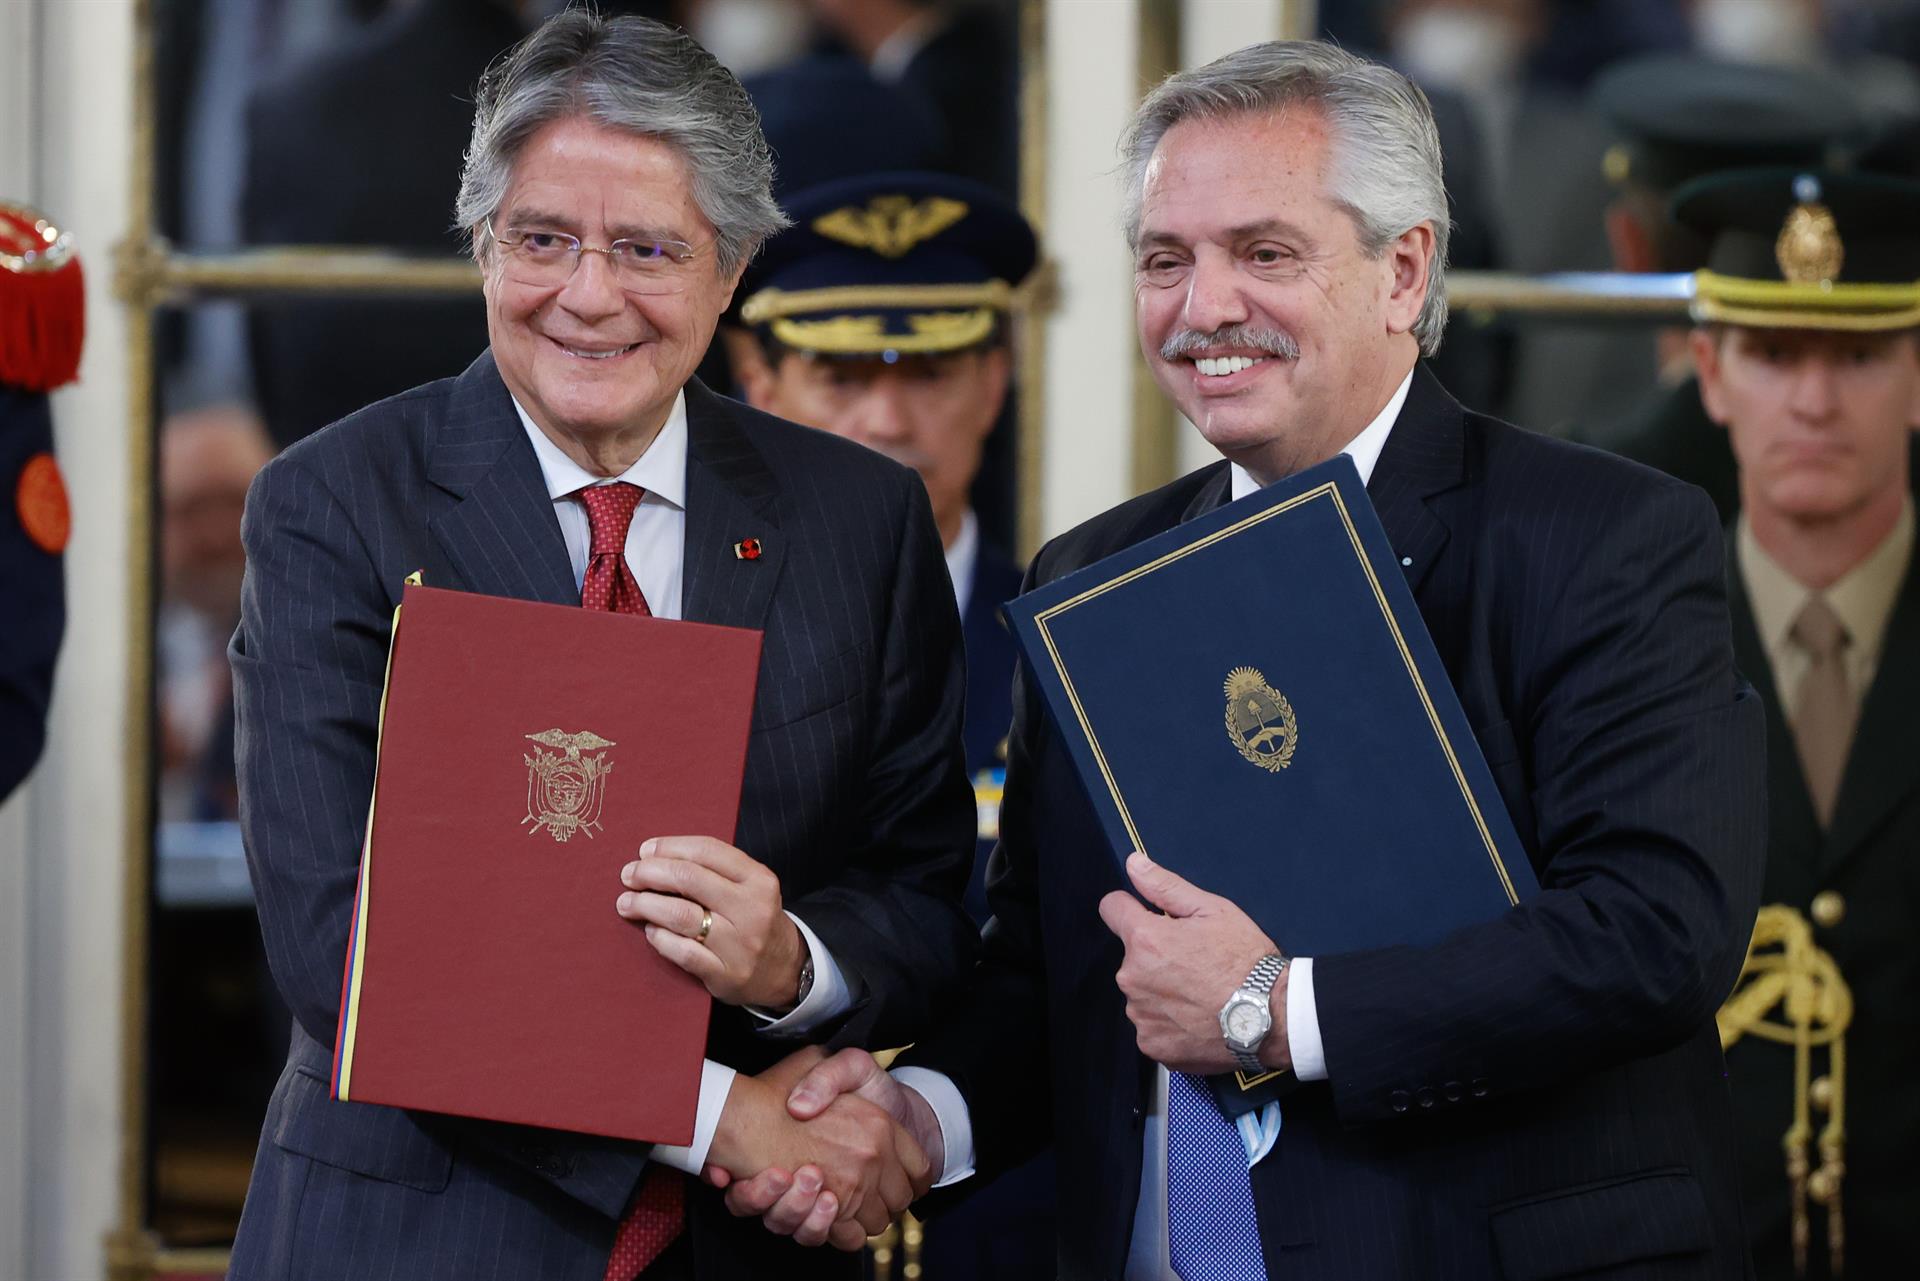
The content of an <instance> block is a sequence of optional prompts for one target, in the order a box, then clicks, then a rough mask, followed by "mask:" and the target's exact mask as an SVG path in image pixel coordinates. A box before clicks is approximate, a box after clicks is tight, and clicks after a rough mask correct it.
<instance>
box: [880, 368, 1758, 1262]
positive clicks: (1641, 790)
mask: <svg viewBox="0 0 1920 1281" xmlns="http://www.w3.org/2000/svg"><path fill="white" fill-rule="evenodd" d="M1229 486H1230V481H1229V475H1228V470H1227V468H1226V466H1225V464H1216V465H1215V466H1213V467H1210V468H1207V469H1205V470H1203V471H1200V472H1196V473H1194V474H1193V475H1191V476H1188V477H1186V478H1184V479H1182V480H1179V481H1175V482H1174V483H1173V484H1171V485H1168V486H1166V487H1165V488H1163V489H1160V490H1156V491H1155V492H1153V493H1151V494H1147V495H1145V496H1143V497H1141V498H1137V499H1135V500H1133V501H1132V502H1129V503H1126V504H1123V505H1122V506H1120V507H1117V508H1115V509H1114V510H1112V511H1110V512H1107V513H1106V514H1105V515H1102V516H1099V517H1097V518H1095V519H1094V520H1092V521H1089V522H1088V523H1087V524H1085V525H1082V526H1081V527H1080V528H1078V529H1076V530H1074V531H1072V532H1070V533H1068V534H1066V535H1064V536H1062V537H1060V538H1058V539H1056V540H1054V541H1053V542H1052V543H1050V544H1049V545H1048V546H1047V547H1046V548H1044V549H1043V550H1042V551H1041V553H1040V555H1039V557H1038V558H1037V560H1036V561H1035V564H1034V568H1033V570H1032V571H1031V572H1030V574H1029V580H1030V581H1031V582H1034V583H1040V582H1046V581H1049V580H1052V579H1055V578H1058V577H1059V576H1061V575H1062V574H1065V573H1068V572H1070V571H1072V570H1074V569H1076V568H1079V567H1081V566H1084V565H1086V564H1087V563H1089V562H1091V561H1094V560H1097V559H1099V558H1100V557H1102V556H1105V555H1108V554H1110V553H1112V552H1113V551H1115V550H1117V549H1119V548H1122V547H1125V546H1128V545H1130V544H1132V543H1136V542H1138V541H1140V540H1141V539H1143V538H1147V537H1149V536H1151V535H1153V534H1156V533H1159V532H1161V531H1163V530H1166V529H1168V528H1170V527H1172V526H1174V525H1176V524H1178V523H1180V522H1181V521H1182V520H1185V519H1187V518H1189V517H1191V516H1194V515H1197V514H1199V513H1201V512H1205V511H1208V510H1211V509H1213V508H1215V507H1217V506H1219V505H1220V504H1221V503H1222V502H1223V501H1225V500H1226V499H1227V497H1228V495H1229ZM1368 492H1369V494H1370V496H1371V497H1372V499H1373V502H1374V505H1375V507H1376V508H1377V509H1378V510H1379V513H1380V518H1381V521H1382V523H1383V524H1384V525H1385V527H1386V530H1387V534H1388V537H1389V538H1390V540H1391V541H1392V545H1393V548H1394V550H1395V551H1396V552H1398V553H1399V554H1400V555H1401V556H1403V557H1405V558H1406V559H1407V561H1408V565H1407V568H1406V574H1407V578H1408V581H1409V583H1410V584H1411V586H1412V588H1413V591H1414V596H1415V599H1416V600H1417V602H1418V603H1419V606H1420V611H1421V615H1422V617H1423V618H1424V619H1425V621H1426V624H1427V627H1428V629H1429V630H1430V631H1431V633H1432V635H1433V639H1434V643H1435V645H1436V647H1437V648H1438V650H1439V653H1440V655H1441V658H1442V660H1443V661H1444V662H1445V664H1446V667H1447V671H1448V674H1449V675H1450V676H1451V677H1452V679H1453V683H1454V686H1455V688H1456V689H1457V690H1458V691H1459V694H1460V700H1461V702H1462V704H1463V705H1464V707H1465V709H1466V713H1467V717H1468V720H1469V722H1470V723H1471V724H1472V725H1473V726H1474V732H1475V736H1476V738H1477V739H1478V741H1479V743H1480V746H1481V748H1482V750H1483V751H1484V752H1485V754H1486V757H1487V762H1488V764H1489V765H1490V766H1491V768H1492V771H1493V774H1494V778H1495V780H1496V782H1497V784H1498V786H1499V788H1500V793H1501V797H1502V799H1503V800H1504V801H1505V803H1506V805H1507V808H1508V810H1509V812H1510V813H1511V814H1512V816H1513V819H1514V824H1515V827H1516V828H1517V829H1518V831H1519V833H1520V837H1521V840H1522V842H1523V844H1524V845H1525V847H1526V849H1527V852H1528V855H1529V857H1530V858H1531V860H1532V862H1533V864H1534V867H1535V870H1536V871H1537V873H1538V875H1539V878H1540V882H1541V885H1542V890H1541V892H1540V893H1539V894H1538V895H1537V896H1536V897H1534V898H1533V899H1531V900H1529V901H1528V902H1527V903H1526V904H1524V905H1522V906H1521V907H1518V908H1516V909H1514V910H1513V911H1511V912H1509V913H1508V914H1507V915H1506V916H1505V917H1503V918H1501V919H1500V920H1498V921H1496V922H1493V923H1491V924H1488V925H1485V926H1478V927H1474V928H1471V929H1466V930H1462V931H1460V932H1458V933H1457V934H1455V935H1453V936H1452V937H1450V938H1449V939H1447V940H1446V941H1445V942H1443V943H1440V944H1438V945H1436V946H1432V947H1396V948H1385V949H1381V950H1377V951H1368V952H1360V953H1352V954H1346V955H1330V956H1325V957H1320V958H1316V961H1315V968H1314V989H1315V993H1316V996H1317V999H1318V1010H1319V1020H1320V1028H1321V1032H1322V1037H1323V1040H1324V1044H1325V1049H1326V1059H1327V1064H1328V1069H1329V1072H1330V1074H1331V1079H1330V1081H1329V1082H1328V1083H1324V1084H1312V1085H1307V1086H1303V1087H1302V1088H1301V1089H1299V1090H1298V1091H1296V1092H1295V1093H1293V1094H1292V1095H1290V1096H1288V1098H1287V1099H1286V1100H1285V1101H1284V1103H1283V1104H1282V1110H1283V1113H1284V1118H1285V1119H1284V1125H1283V1129H1282V1131H1281V1135H1280V1140H1279V1143H1278V1145H1277V1147H1276V1148H1275V1150H1274V1152H1273V1153H1272V1155H1270V1156H1269V1157H1268V1158H1267V1159H1266V1160H1265V1161H1263V1162H1261V1164H1260V1165H1259V1166H1257V1167H1256V1168H1255V1171H1254V1194H1255V1198H1256V1201H1257V1204H1258V1207H1259V1215H1260V1228H1261V1237H1262V1241H1263V1244H1264V1246H1265V1250H1266V1256H1267V1260H1268V1264H1269V1267H1270V1270H1271V1275H1272V1276H1274V1277H1275V1278H1276V1281H1368V1279H1370V1278H1404V1277H1419V1278H1422V1279H1423V1281H1445V1279H1448V1278H1460V1279H1461V1281H1466V1279H1468V1278H1472V1279H1473V1281H1486V1279H1487V1278H1492V1277H1500V1278H1506V1279H1508V1281H1535V1279H1538V1278H1545V1277H1559V1276H1573V1275H1576V1274H1578V1275H1581V1276H1593V1277H1601V1276H1604V1277H1609V1278H1616V1277H1668V1276H1672V1277H1683V1276H1684V1277H1703V1276H1713V1277H1739V1276H1743V1275H1745V1273H1746V1271H1747V1264H1746V1243H1745V1236H1744V1232H1743V1230H1742V1226H1741V1221H1740V1209H1739V1199H1738V1191H1737V1188H1736V1184H1735V1173H1734V1169H1733V1159H1734V1154H1733V1126H1732V1117H1731V1109H1730V1106H1729V1103H1728V1098H1727V1089H1726V1085H1725V1083H1724V1078H1723V1075H1722V1071H1723V1069H1722V1061H1721V1056H1720V1047H1719V1042H1718V1039H1717V1037H1716V1035H1715V1032H1714V1026H1713V1015H1714V1011H1715V1010H1716V1008H1717V1007H1718V1006H1719V1003H1720V1001H1721V998H1722V997H1724V996H1725V995H1726V993H1727V991H1728V990H1729V988H1730V987H1731V985H1732V983H1733V979H1734V976H1735V974H1736V973H1737V971H1738V969H1739V966H1740V961H1741V957H1742V954H1743V953H1744V951H1745V948H1746V942H1747V938H1748V935H1749V933H1750V931H1751V929H1752V926H1753V917H1754V912H1755V910H1756V904H1757V900H1758V896H1759V890H1760V874H1761V856H1762V850H1763V842H1764V839H1765V832H1764V820H1765V813H1764V808H1763V805H1762V801H1761V797H1760V787H1761V784H1762V779H1763V773H1764V767H1765V760H1764V743H1763V741H1762V729H1761V712H1760V707H1759V703H1758V700H1757V699H1756V697H1755V695H1754V694H1753V691H1752V690H1751V688H1749V687H1747V686H1745V685H1744V684H1742V682H1741V681H1740V680H1739V678H1738V677H1737V676H1736V675H1735V673H1734V667H1733V660H1732V652H1731V644H1730V641H1729V635H1728V632H1729V628H1728V621H1727V607H1726V597H1725V589H1724V566H1725V561H1724V555H1723V552H1722V549H1721V537H1720V531H1719V525H1718V522H1717V521H1716V520H1715V519H1714V515H1713V510H1712V507H1711V505H1710V504H1709V503H1708V502H1707V501H1706V499H1705V498H1704V497H1702V496H1701V495H1700V494H1699V492H1698V491H1696V490H1694V489H1692V488H1691V487H1689V486H1685V485H1680V484H1676V483H1674V482H1672V481H1670V480H1668V479H1666V478H1664V477H1661V476H1659V475H1657V474H1656V473H1653V472H1650V471H1648V470H1646V469H1644V468H1641V467H1637V466H1634V465H1631V464H1628V463H1624V462H1621V461H1619V460H1617V459H1612V458H1609V457H1608V456H1606V455H1604V454H1601V453H1598V452H1596V451H1593V450H1588V449H1585V448H1582V447H1580V446H1575V445H1569V444H1566V443H1564V442H1559V441H1554V440H1550V439H1548V438H1545V437H1540V436H1534V435H1531V434H1529V433H1526V432H1522V431H1519V430H1517V429H1515V428H1513V427H1509V426H1507V425H1505V424H1502V423H1499V422H1496V421H1494V420H1492V419H1489V418H1485V417H1482V416H1480V415H1477V414H1471V413H1467V412H1464V411H1463V410H1462V409H1461V408H1460V406H1459V405H1458V404H1456V403H1455V402H1454V401H1453V400H1452V399H1451V398H1450V397H1448V396H1447V395H1446V393H1445V392H1444V391H1442V390H1441V389H1440V387H1439V385H1438V384H1437V383H1436V382H1434V381H1433V379H1432V378H1431V376H1430V375H1428V374H1427V373H1426V372H1425V371H1424V370H1421V371H1419V372H1418V373H1416V375H1415V378H1414V385H1413V389H1412V391H1411V393H1410V394H1409V396H1408V398H1407V402H1406V406H1405V408H1404V410H1403V411H1402V413H1401V416H1400V419H1399V422H1398V424H1397V425H1396V426H1395V427H1394V429H1393V432H1392V434H1391V436H1390V437H1389V438H1388V440H1387V443H1386V447H1385V450H1384V451H1383V453H1382V454H1381V456H1380V459H1379V463H1378V465H1377V467H1376V468H1375V470H1374V473H1373V476H1372V479H1371V483H1370V484H1369V486H1368ZM1382 781H1383V784H1384V783H1386V782H1388V780H1382ZM1000 830H1001V844H1000V848H999V850H998V851H997V852H996V854H995V856H994V866H993V868H992V870H991V872H990V874H989V877H988V885H989V890H988V894H989V898H990V900H991V902H992V905H993V909H994V921H993V923H992V924H991V925H989V926H988V927H987V930H986V934H985V947H984V953H983V959H982V963H981V967H980V969H979V971H978V974H977V976H976V978H975V980H974V983H973V985H972V988H971V989H970V997H969V1000H968V1002H967V1004H966V1005H965V1006H964V1008H962V1009H960V1010H956V1011H954V1012H953V1014H952V1015H951V1016H948V1017H944V1018H943V1019H942V1021H941V1025H940V1028H939V1030H938V1031H937V1032H936V1033H935V1034H934V1035H933V1036H932V1037H930V1038H928V1040H927V1041H925V1042H923V1043H922V1045H921V1047H920V1048H919V1049H917V1050H916V1051H915V1053H914V1054H913V1055H911V1056H909V1057H910V1058H911V1059H912V1060H913V1061H915V1062H921V1063H925V1064H927V1065H929V1066H932V1067H936V1068H939V1069H942V1070H944V1071H947V1072H948V1073H950V1074H951V1075H952V1076H953V1077H954V1079H955V1081H956V1083H957V1084H958V1086H959V1087H960V1090H961V1093H962V1094H963V1095H964V1097H965V1098H966V1099H967V1101H968V1103H969V1106H970V1108H971V1112H972V1117H973V1127H974V1140H975V1151H976V1156H977V1159H978V1163H979V1168H980V1170H981V1171H982V1172H983V1173H984V1174H987V1175H989V1176H990V1175H992V1174H993V1173H995V1172H997V1171H999V1170H1002V1169H1005V1168H1007V1167H1008V1166H1010V1165H1012V1164H1014V1163H1017V1162H1018V1161H1019V1160H1021V1159H1022V1158H1023V1157H1024V1156H1025V1155H1026V1154H1027V1153H1029V1152H1031V1151H1032V1150H1033V1148H1034V1147H1035V1146H1036V1145H1037V1144H1040V1143H1042V1142H1045V1141H1046V1139H1047V1138H1048V1136H1049V1134H1050V1135H1051V1137H1052V1139H1053V1141H1054V1143H1055V1146H1056V1156H1057V1158H1058V1160H1059V1164H1060V1171H1061V1179H1060V1217H1061V1222H1062V1223H1063V1224H1067V1225H1070V1227H1069V1228H1068V1230H1067V1231H1066V1232H1065V1233H1064V1235H1063V1239H1062V1242H1061V1255H1060V1264H1061V1270H1062V1274H1063V1275H1064V1276H1067V1277H1071V1278H1096V1277H1098V1278H1114V1277H1117V1276H1119V1275H1120V1272H1121V1268H1122V1265H1123V1261H1124V1257H1125V1253H1126V1248H1127V1242H1128V1239H1129V1236H1130V1234H1131V1229H1132V1219H1133V1210H1134V1204H1135V1201H1136V1198H1137V1196H1138V1191H1139V1186H1140V1168H1141V1156H1142V1152H1141V1125H1142V1119H1143V1116H1144V1113H1145V1109H1146V1107H1147V1105H1148V1103H1149V1094H1148V1090H1149V1087H1150V1083H1151V1080H1152V1066H1151V1064H1149V1063H1148V1062H1147V1061H1146V1060H1145V1059H1143V1058H1142V1057H1141V1055H1140V1054H1139V1051H1138V1049H1137V1047H1136V1043H1135V1039H1134V1031H1133V1027H1132V1025H1131V1024H1130V1023H1129V1022H1128V1021H1127V1017H1126V1012H1125V1007H1124V1001H1123V999H1122V997H1121V995H1120V992H1119V990H1118V988H1117V987H1116V986H1115V984H1114V973H1115V971H1116V970H1117V969H1118V968H1119V965H1120V960H1121V950H1120V947H1119V944H1118V942H1117V941H1116V940H1115V939H1114V938H1113V936H1112V935H1111V934H1109V933H1108V932H1107V931H1106V930H1105V929H1103V928H1102V927H1101V925H1100V923H1099V920H1098V917H1097V915H1096V909H1097V904H1098V902H1099V900H1100V898H1101V896H1102V895H1104V894H1106V893H1107V892H1108V891H1110V890H1115V889H1120V888H1123V885H1124V879H1123V876H1122V872H1121V869H1120V867H1119V865H1118V862H1117V861H1116V860H1115V858H1114V856H1113V853H1112V852H1111V851H1110V850H1108V849H1107V848H1105V846H1104V842H1103V839H1102V837H1101V835H1100V832H1101V829H1100V826H1099V825H1098V824H1097V823H1096V822H1095V821H1094V818H1093V815H1092V812H1091V810H1090V809H1089V807H1088V805H1087V803H1086V801H1085V798H1084V793H1083V792H1082V790H1081V787H1080V784H1079V781H1078V779H1077V777H1076V776H1075V774H1074V770H1073V766H1072V763H1071V761H1070V759H1069V757H1068V754H1067V752H1066V750H1065V749H1064V746H1063V745H1062V743H1061V741H1060V739H1059V737H1058V736H1057V735H1056V734H1055V732H1054V731H1053V729H1052V727H1051V726H1050V725H1049V724H1048V721H1047V718H1046V713H1045V710H1044V708H1043V706H1042V705H1041V702H1040V700H1039V696H1038V695H1037V693H1036V692H1035V690H1034V689H1033V688H1032V686H1031V685H1030V684H1027V683H1025V682H1023V683H1022V685H1021V686H1020V687H1019V688H1018V689H1017V690H1016V694H1015V698H1014V732H1013V744H1012V757H1011V766H1010V771H1009V778H1008V786H1007V796H1006V803H1005V807H1004V809H1003V811H1002V822H1001V829H1000ZM1328 854H1329V857H1336V856H1337V851H1328ZM1278 943H1279V945H1280V946H1281V948H1283V949H1284V948H1286V946H1287V940H1286V939H1284V938H1282V939H1280V940H1278ZM1233 977H1234V978H1236V979H1237V978H1238V977H1239V976H1237V975H1236V976H1233ZM963 1186H964V1185H963Z"/></svg>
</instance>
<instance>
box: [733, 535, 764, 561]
mask: <svg viewBox="0 0 1920 1281" xmlns="http://www.w3.org/2000/svg"><path fill="white" fill-rule="evenodd" d="M760 551H761V548H760V540H759V539H757V538H743V539H741V540H740V541H739V542H737V543H735V544H734V545H733V558H734V559H735V560H759V559H760Z"/></svg>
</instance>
